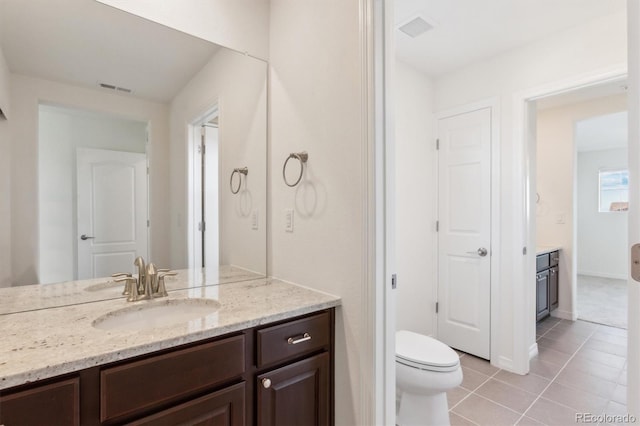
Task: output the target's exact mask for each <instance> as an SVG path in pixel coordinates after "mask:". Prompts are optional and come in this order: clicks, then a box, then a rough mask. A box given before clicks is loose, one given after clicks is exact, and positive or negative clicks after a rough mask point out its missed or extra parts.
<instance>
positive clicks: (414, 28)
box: [398, 16, 433, 38]
mask: <svg viewBox="0 0 640 426" xmlns="http://www.w3.org/2000/svg"><path fill="white" fill-rule="evenodd" d="M398 29H399V30H400V31H402V32H403V33H405V34H406V35H408V36H409V37H412V38H416V37H418V36H419V35H422V34H424V33H426V32H427V31H429V30H432V29H433V25H431V24H430V23H428V22H427V21H425V20H424V19H422V18H421V17H419V16H418V17H417V18H413V19H412V20H410V21H409V22H407V23H406V24H403V25H401V26H400V27H398Z"/></svg>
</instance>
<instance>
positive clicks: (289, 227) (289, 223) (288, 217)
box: [284, 209, 293, 232]
mask: <svg viewBox="0 0 640 426" xmlns="http://www.w3.org/2000/svg"><path fill="white" fill-rule="evenodd" d="M284 230H285V231H287V232H293V209H285V211H284Z"/></svg>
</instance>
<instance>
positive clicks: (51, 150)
mask: <svg viewBox="0 0 640 426" xmlns="http://www.w3.org/2000/svg"><path fill="white" fill-rule="evenodd" d="M38 126H39V135H40V136H39V146H38V154H39V156H38V159H39V161H38V163H39V166H38V192H39V208H38V211H39V216H40V219H39V230H40V232H39V235H40V243H39V250H40V256H39V259H40V264H39V277H40V283H41V284H44V283H55V282H61V281H71V280H74V279H77V248H78V246H77V244H78V240H77V238H76V237H77V202H76V200H77V191H76V188H77V186H76V149H77V148H80V147H83V148H94V149H109V150H115V151H125V152H138V153H142V154H144V153H145V149H146V146H145V145H146V143H147V135H146V128H147V123H146V122H142V121H134V120H126V119H121V118H115V117H111V116H105V115H98V114H92V113H87V112H79V111H76V110H70V109H67V108H58V107H52V106H48V105H42V106H40V114H39V120H38Z"/></svg>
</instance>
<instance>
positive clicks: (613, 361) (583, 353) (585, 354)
mask: <svg viewBox="0 0 640 426" xmlns="http://www.w3.org/2000/svg"><path fill="white" fill-rule="evenodd" d="M576 358H586V359H588V360H590V361H595V362H597V363H599V364H604V365H607V366H609V367H615V368H622V367H623V366H624V364H625V362H626V358H625V357H622V356H619V355H613V354H610V353H607V352H602V351H598V350H595V349H590V348H586V347H585V348H582V349H580V350H579V351H578V353H577V354H576Z"/></svg>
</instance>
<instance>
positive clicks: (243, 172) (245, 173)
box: [229, 167, 249, 194]
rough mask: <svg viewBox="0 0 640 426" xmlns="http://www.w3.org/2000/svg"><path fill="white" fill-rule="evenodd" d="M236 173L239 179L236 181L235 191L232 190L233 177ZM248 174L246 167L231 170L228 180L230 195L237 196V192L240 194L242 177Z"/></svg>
mask: <svg viewBox="0 0 640 426" xmlns="http://www.w3.org/2000/svg"><path fill="white" fill-rule="evenodd" d="M236 173H238V176H239V179H238V187H237V188H236V189H235V191H234V189H233V175H235V174H236ZM248 173H249V169H248V168H246V167H241V168H235V169H233V171H232V172H231V178H229V187H230V188H231V193H232V194H237V193H238V192H240V187H241V186H242V175H245V176H246V175H247V174H248Z"/></svg>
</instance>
